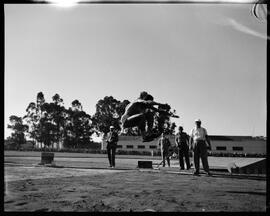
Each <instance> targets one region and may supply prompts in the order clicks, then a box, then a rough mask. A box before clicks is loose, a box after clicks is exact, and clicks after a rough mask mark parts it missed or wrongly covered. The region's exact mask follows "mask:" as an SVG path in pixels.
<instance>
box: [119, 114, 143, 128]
mask: <svg viewBox="0 0 270 216" xmlns="http://www.w3.org/2000/svg"><path fill="white" fill-rule="evenodd" d="M145 121H146V118H145V114H143V113H140V114H136V115H132V116H130V117H128V118H127V119H126V120H125V121H124V123H123V127H124V128H130V127H135V126H137V127H143V126H144V127H145Z"/></svg>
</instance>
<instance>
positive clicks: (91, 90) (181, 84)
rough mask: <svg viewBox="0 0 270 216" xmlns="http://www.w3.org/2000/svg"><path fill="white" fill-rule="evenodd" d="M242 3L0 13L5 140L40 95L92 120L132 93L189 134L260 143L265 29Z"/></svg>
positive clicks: (10, 7)
mask: <svg viewBox="0 0 270 216" xmlns="http://www.w3.org/2000/svg"><path fill="white" fill-rule="evenodd" d="M251 9H252V5H250V4H80V5H77V6H74V7H69V8H61V7H56V6H52V5H49V4H5V5H4V11H5V73H4V78H5V80H4V84H5V87H4V89H5V92H4V97H5V101H4V113H5V137H7V136H9V135H10V133H11V131H10V130H9V129H7V124H8V123H9V116H11V115H17V116H20V117H22V116H24V115H25V114H26V108H27V106H28V104H29V103H30V102H35V99H36V95H37V93H38V92H40V91H42V92H43V93H44V96H45V99H46V101H47V102H51V101H52V96H53V95H54V94H56V93H58V94H59V95H60V96H61V97H62V98H63V100H64V105H65V107H70V106H71V102H72V101H73V100H75V99H78V100H79V101H80V102H81V103H82V106H83V110H84V111H86V112H87V113H88V114H90V115H93V114H94V113H95V105H96V103H97V102H98V100H100V99H103V98H104V97H105V96H113V97H114V98H116V99H117V100H121V101H122V100H124V99H128V100H129V101H133V100H134V99H136V98H137V97H138V96H139V93H140V92H141V91H147V92H149V93H150V94H152V95H153V96H154V99H155V101H157V102H161V103H168V104H170V105H171V107H172V109H175V110H176V113H177V114H178V115H179V116H180V118H179V119H173V118H172V119H171V120H172V121H173V122H175V123H176V125H177V126H180V125H181V126H183V127H184V131H186V132H189V131H190V130H191V129H192V128H193V127H194V120H195V119H196V118H200V119H201V121H202V127H205V128H206V129H207V131H208V134H209V135H243V136H266V48H267V47H266V46H267V23H266V22H264V21H261V20H258V19H256V18H255V17H254V16H252V14H251Z"/></svg>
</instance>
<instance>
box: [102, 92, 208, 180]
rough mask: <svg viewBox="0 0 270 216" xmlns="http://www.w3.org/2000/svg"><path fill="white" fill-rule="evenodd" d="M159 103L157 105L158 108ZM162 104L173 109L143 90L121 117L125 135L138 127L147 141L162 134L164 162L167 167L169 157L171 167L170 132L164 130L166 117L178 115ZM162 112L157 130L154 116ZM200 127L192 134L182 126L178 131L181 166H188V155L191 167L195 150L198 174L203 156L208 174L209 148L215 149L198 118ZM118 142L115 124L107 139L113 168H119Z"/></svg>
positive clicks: (177, 139)
mask: <svg viewBox="0 0 270 216" xmlns="http://www.w3.org/2000/svg"><path fill="white" fill-rule="evenodd" d="M155 106H157V107H155ZM160 107H166V108H169V109H170V106H169V105H168V104H162V103H158V102H155V101H154V98H153V96H152V95H150V94H149V93H147V92H145V91H143V92H141V93H140V96H139V98H137V99H136V100H135V101H133V102H131V103H130V104H128V105H127V107H126V109H125V112H124V114H123V115H122V117H121V132H120V134H125V130H126V129H128V128H132V127H138V129H139V131H140V133H141V135H142V141H143V142H150V141H153V140H154V139H155V138H157V137H160V139H159V141H158V142H159V143H158V144H159V146H160V148H161V154H162V163H163V166H165V160H167V163H168V166H170V156H171V155H170V146H171V143H170V141H169V139H168V138H167V137H166V134H164V133H163V131H162V127H161V126H162V124H163V122H162V120H163V119H166V117H168V116H170V117H178V116H175V115H174V114H173V113H171V112H169V111H168V109H166V111H164V109H163V110H162V109H160ZM155 113H159V114H160V119H161V123H160V125H158V129H159V130H158V131H157V132H154V131H153V124H154V115H155ZM195 124H196V126H195V127H194V128H193V129H192V130H191V132H190V134H189V136H188V135H187V134H186V133H185V132H184V131H183V127H181V126H180V127H179V132H178V133H177V134H176V137H175V143H176V146H177V147H178V155H179V164H180V169H184V158H185V162H186V168H187V169H190V167H191V164H190V161H189V150H192V151H193V153H194V166H195V172H194V175H199V169H200V158H201V160H202V164H203V168H204V170H205V171H206V172H207V174H208V175H211V174H210V172H209V165H208V160H207V154H208V153H207V149H211V143H210V140H209V137H208V134H207V131H206V129H205V128H203V127H201V121H200V119H196V120H195ZM117 141H118V134H117V132H116V131H114V127H113V126H111V127H110V132H109V134H108V139H107V152H108V158H109V163H110V167H115V151H116V146H117Z"/></svg>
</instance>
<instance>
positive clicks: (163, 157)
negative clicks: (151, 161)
mask: <svg viewBox="0 0 270 216" xmlns="http://www.w3.org/2000/svg"><path fill="white" fill-rule="evenodd" d="M161 157H162V166H163V167H165V157H166V154H165V152H164V151H161Z"/></svg>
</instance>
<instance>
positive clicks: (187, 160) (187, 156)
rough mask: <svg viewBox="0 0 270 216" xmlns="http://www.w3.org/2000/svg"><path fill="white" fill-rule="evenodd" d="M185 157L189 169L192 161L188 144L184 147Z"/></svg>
mask: <svg viewBox="0 0 270 216" xmlns="http://www.w3.org/2000/svg"><path fill="white" fill-rule="evenodd" d="M184 157H185V161H186V166H187V169H189V168H190V161H189V152H188V146H186V147H185V149H184Z"/></svg>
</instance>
